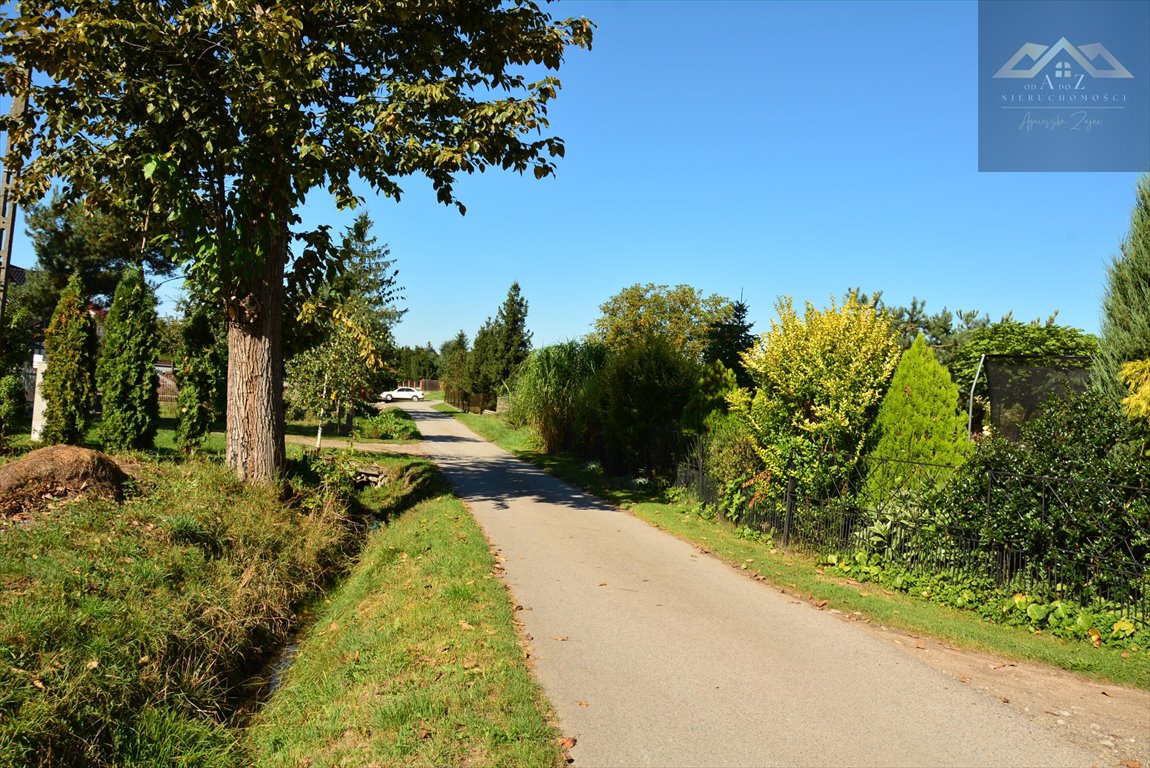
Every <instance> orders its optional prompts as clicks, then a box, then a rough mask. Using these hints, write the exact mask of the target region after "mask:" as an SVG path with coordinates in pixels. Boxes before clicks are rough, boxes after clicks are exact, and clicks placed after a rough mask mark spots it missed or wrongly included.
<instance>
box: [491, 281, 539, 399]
mask: <svg viewBox="0 0 1150 768" xmlns="http://www.w3.org/2000/svg"><path fill="white" fill-rule="evenodd" d="M495 327H496V329H497V331H498V334H499V336H498V344H499V347H498V351H497V355H498V366H499V367H498V370H497V372H496V376H497V378H498V379H499V383H500V384H502V383H503V382H506V381H508V380H510V379H511V378H512V377H513V376H514V375H515V372H516V371H517V370H518V369H519V366H520V365H522V364H523V361H524V360H526V359H527V356H528V355H529V354H531V331H529V330H527V299H525V298H524V297H523V294H522V293H521V292H520V290H519V283H518V282H515V283H512V284H511V287H510V288H509V289H508V290H507V298H506V299H505V300H504V301H503V305H502V306H501V307H499V312H498V313H496V315H495Z"/></svg>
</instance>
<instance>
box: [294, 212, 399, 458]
mask: <svg viewBox="0 0 1150 768" xmlns="http://www.w3.org/2000/svg"><path fill="white" fill-rule="evenodd" d="M371 226H372V222H371V218H370V217H368V215H367V214H360V215H359V216H357V217H356V219H355V221H354V222H353V223H352V225H351V226H350V227H348V229H347V230H346V231H345V232H344V236H343V239H342V240H341V242H340V246H339V249H338V252H339V254H340V266H339V268H338V269H337V270H336V271H335V272H334V274H333V275H332V276H331V277H330V278H329V279H328V280H326V281H325V282H324V283H323V284H321V285H320V286H319V287H318V289H317V290H315V291H314V293H313V294H312V295H311V296H310V297H309V298H307V299H306V300H305V301H304V302H303V306H302V307H301V309H300V312H299V315H298V317H297V320H298V321H299V329H300V332H299V333H298V336H299V337H300V339H301V340H302V339H304V338H309V337H310V338H311V339H313V341H312V342H311V344H310V345H309V346H308V347H307V348H306V349H303V350H302V351H300V352H298V353H296V354H295V355H293V356H292V357H291V359H290V360H289V361H288V365H287V380H288V385H289V393H290V398H291V400H292V402H293V404H295V405H296V406H297V407H300V408H302V409H303V410H306V411H309V412H311V413H312V414H314V415H315V416H317V417H318V418H319V420H320V427H319V433H318V434H317V436H316V446H317V447H318V446H319V442H320V438H321V437H322V432H323V422H324V420H326V419H330V418H338V417H340V416H342V415H347V416H348V418H349V419H350V415H351V412H352V408H353V407H354V405H355V404H356V403H357V402H358V401H360V400H362V399H364V398H366V397H370V395H371V391H372V390H373V389H378V387H379V385H380V384H381V383H382V381H383V378H384V377H385V376H386V375H388V374H389V373H393V372H394V369H395V367H394V362H395V356H396V355H395V342H394V339H393V337H392V334H391V329H392V326H393V325H394V324H395V323H396V322H397V321H398V320H399V318H400V317H402V316H403V313H404V311H405V310H402V309H400V308H399V307H398V306H397V304H398V302H399V301H400V300H401V298H402V296H403V291H402V289H401V288H400V287H399V285H398V283H397V281H396V276H397V274H398V270H396V269H395V261H394V259H392V258H390V252H389V250H388V248H387V246H379V245H376V239H375V238H374V237H372V236H371V234H370V233H371Z"/></svg>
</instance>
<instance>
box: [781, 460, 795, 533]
mask: <svg viewBox="0 0 1150 768" xmlns="http://www.w3.org/2000/svg"><path fill="white" fill-rule="evenodd" d="M786 503H787V516H786V517H785V518H784V519H783V548H784V549H786V548H787V547H788V546H789V545H790V543H791V522H792V521H793V520H794V517H795V476H794V475H791V476H790V477H788V478H787V502H786Z"/></svg>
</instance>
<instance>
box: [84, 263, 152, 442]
mask: <svg viewBox="0 0 1150 768" xmlns="http://www.w3.org/2000/svg"><path fill="white" fill-rule="evenodd" d="M159 341H160V331H159V318H158V317H157V316H156V296H155V294H154V293H152V289H151V288H150V287H149V286H148V284H147V282H146V281H145V280H144V271H143V270H142V269H140V268H139V267H129V268H128V269H127V270H125V271H124V274H123V277H121V278H120V283H119V285H117V286H116V293H115V295H114V296H113V297H112V308H111V309H110V310H109V311H108V317H107V318H106V319H105V321H104V350H103V352H102V353H101V354H100V359H99V361H98V362H97V363H96V387H97V389H98V390H99V392H100V401H101V403H102V404H103V411H104V412H103V415H102V416H101V418H100V439H101V440H102V441H103V443H104V445H106V446H108V447H109V448H120V449H125V448H151V447H152V446H153V445H154V443H155V440H156V430H157V429H158V428H159V421H160V401H159V395H158V393H157V391H156V388H157V385H158V379H159V377H158V376H157V375H156V348H157V347H158V346H159Z"/></svg>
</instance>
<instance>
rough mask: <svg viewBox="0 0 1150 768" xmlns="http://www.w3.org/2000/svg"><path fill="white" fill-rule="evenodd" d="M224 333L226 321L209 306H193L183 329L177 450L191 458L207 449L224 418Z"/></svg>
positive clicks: (179, 352)
mask: <svg viewBox="0 0 1150 768" xmlns="http://www.w3.org/2000/svg"><path fill="white" fill-rule="evenodd" d="M223 330H224V323H223V318H222V317H219V316H218V313H216V312H213V311H212V309H211V308H210V307H209V306H207V305H205V304H198V305H194V306H192V307H191V308H190V310H189V311H188V313H187V317H186V318H185V319H184V322H183V323H182V324H181V325H180V344H179V347H178V348H177V353H176V358H175V374H176V385H177V386H178V391H177V394H176V405H177V407H178V409H179V418H178V421H177V423H176V446H177V447H178V448H179V449H180V450H181V451H183V452H184V453H185V454H187V455H189V456H190V455H192V454H194V453H195V452H196V451H198V450H199V448H200V446H202V445H203V443H204V440H205V439H206V438H207V436H208V435H209V434H210V433H211V430H212V425H213V424H214V423H215V422H216V420H217V419H218V418H219V416H220V414H219V409H218V407H217V403H218V402H219V399H220V390H221V389H222V388H223V386H224V381H225V379H226V374H227V372H226V370H225V367H224V362H223V358H224V355H225V354H226V353H227V347H226V345H222V344H221V343H220V339H221V336H222V334H221V331H223ZM221 347H222V348H221Z"/></svg>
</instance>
